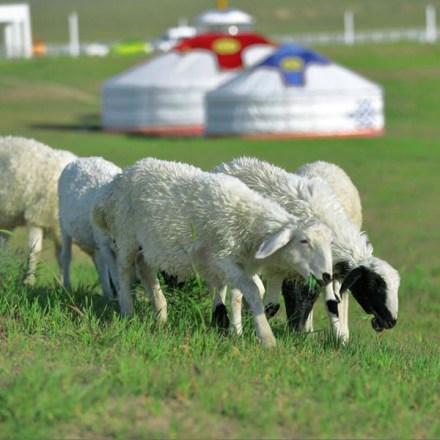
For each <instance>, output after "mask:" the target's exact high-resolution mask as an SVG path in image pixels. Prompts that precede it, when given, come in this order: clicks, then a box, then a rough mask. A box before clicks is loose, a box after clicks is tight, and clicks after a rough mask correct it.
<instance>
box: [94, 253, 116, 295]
mask: <svg viewBox="0 0 440 440" xmlns="http://www.w3.org/2000/svg"><path fill="white" fill-rule="evenodd" d="M94 261H95V266H96V270H97V271H98V276H99V280H100V281H101V286H102V291H103V292H104V297H105V299H106V300H107V301H109V302H111V301H112V300H113V290H112V286H111V282H110V273H109V270H108V267H107V259H106V257H105V256H104V255H103V253H102V252H101V251H100V249H97V250H96V252H95V256H94Z"/></svg>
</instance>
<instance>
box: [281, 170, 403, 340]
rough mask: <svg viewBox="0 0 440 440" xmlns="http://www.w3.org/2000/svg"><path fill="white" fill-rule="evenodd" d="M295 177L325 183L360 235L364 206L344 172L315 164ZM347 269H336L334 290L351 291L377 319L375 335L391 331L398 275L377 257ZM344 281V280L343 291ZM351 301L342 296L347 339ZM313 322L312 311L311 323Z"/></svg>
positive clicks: (396, 304) (343, 325) (395, 309)
mask: <svg viewBox="0 0 440 440" xmlns="http://www.w3.org/2000/svg"><path fill="white" fill-rule="evenodd" d="M295 174H297V175H299V176H303V177H307V178H320V179H323V180H324V181H325V182H326V183H327V184H328V185H329V186H330V188H331V189H332V190H333V191H334V192H335V193H336V195H337V196H338V198H339V200H340V201H341V203H342V206H343V208H344V210H345V212H346V214H347V216H348V218H349V219H350V220H351V222H352V223H353V224H354V225H355V226H356V228H357V229H358V231H359V232H360V231H361V227H362V206H361V199H360V196H359V192H358V190H357V188H356V187H355V185H354V184H353V182H352V180H351V179H350V177H349V176H348V175H347V173H345V171H344V170H343V169H342V168H340V167H339V166H337V165H335V164H332V163H329V162H324V161H316V162H312V163H309V164H306V165H303V166H301V167H300V168H298V169H297V170H296V171H295ZM347 269H348V268H347V267H345V268H344V266H343V265H340V267H338V268H336V273H335V277H334V289H335V290H337V291H339V290H340V291H341V293H343V292H345V291H346V290H347V289H349V290H350V291H351V292H352V294H353V296H354V297H355V298H356V299H357V300H358V302H359V303H360V305H361V306H362V308H363V309H364V310H365V312H367V313H370V314H374V315H375V317H374V318H373V320H372V322H371V323H372V326H373V328H374V329H375V330H376V331H381V330H383V329H384V328H390V327H392V326H393V325H394V324H395V320H396V318H397V308H398V290H399V284H400V276H399V273H398V272H397V271H396V270H395V269H394V268H393V267H392V266H391V265H390V264H389V263H387V262H386V261H383V260H381V259H380V258H377V257H374V256H371V258H369V259H366V261H364V262H362V264H359V266H358V268H357V269H355V270H352V271H351V272H350V273H347ZM341 280H344V281H343V283H342V287H341V286H340V281H341ZM285 293H287V292H285ZM348 298H349V297H348V295H341V303H340V304H339V307H338V308H339V316H340V320H341V325H342V327H343V328H344V333H346V334H347V336H348V334H349V330H348ZM293 313H294V312H293ZM311 320H312V311H311V312H310V317H309V319H308V321H309V322H310V321H311Z"/></svg>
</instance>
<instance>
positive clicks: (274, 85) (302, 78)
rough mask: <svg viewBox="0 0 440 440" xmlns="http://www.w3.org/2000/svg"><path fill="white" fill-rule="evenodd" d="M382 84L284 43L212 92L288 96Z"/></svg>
mask: <svg viewBox="0 0 440 440" xmlns="http://www.w3.org/2000/svg"><path fill="white" fill-rule="evenodd" d="M366 89H370V90H373V89H374V91H376V92H377V91H381V88H380V86H379V85H377V84H375V83H374V82H372V81H369V80H367V79H366V78H364V77H362V76H361V75H359V74H357V73H355V72H353V71H351V70H349V69H347V68H345V67H342V66H340V65H339V64H336V63H334V62H332V61H331V60H329V59H327V58H326V57H324V56H323V55H321V54H319V53H317V52H315V51H313V50H311V49H307V48H304V47H302V46H297V45H294V44H284V45H282V46H280V47H278V48H277V49H276V50H274V51H273V52H272V53H271V54H270V55H269V56H268V57H267V58H265V59H264V60H262V61H261V62H259V63H258V64H256V65H254V67H252V68H250V69H247V70H245V71H243V72H241V73H240V74H238V75H237V76H236V77H234V78H233V79H231V80H229V81H228V82H226V83H224V84H223V85H221V86H220V87H218V88H217V89H215V90H213V91H212V92H210V96H216V97H217V96H218V97H220V96H221V95H237V96H240V97H243V96H268V95H270V96H273V94H274V93H278V94H280V93H281V94H283V95H287V96H289V95H290V94H292V95H298V94H301V93H307V94H310V93H314V92H316V93H326V92H328V93H334V92H341V93H344V92H350V91H351V92H354V91H358V90H364V91H365V90H366Z"/></svg>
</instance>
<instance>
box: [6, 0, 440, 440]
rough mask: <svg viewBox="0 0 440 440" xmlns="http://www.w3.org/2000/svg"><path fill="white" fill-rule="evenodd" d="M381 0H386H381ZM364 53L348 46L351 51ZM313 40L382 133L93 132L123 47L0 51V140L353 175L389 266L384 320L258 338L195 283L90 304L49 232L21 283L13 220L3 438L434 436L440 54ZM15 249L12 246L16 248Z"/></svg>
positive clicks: (79, 260)
mask: <svg viewBox="0 0 440 440" xmlns="http://www.w3.org/2000/svg"><path fill="white" fill-rule="evenodd" d="M385 3H386V2H385ZM361 49H362V50H361ZM361 49H360V48H359V47H353V48H346V47H338V48H328V49H326V51H325V54H326V55H328V56H330V57H332V58H334V59H335V60H336V61H339V62H341V63H342V64H344V65H346V66H348V67H350V68H352V69H354V70H356V71H358V72H360V73H363V74H365V75H366V76H368V77H369V78H371V79H373V80H375V81H378V82H380V83H381V84H382V85H383V86H384V89H385V93H386V124H387V125H386V135H385V136H384V137H380V138H371V139H331V140H310V139H309V140H277V141H273V140H272V141H250V140H240V139H217V140H207V139H203V138H179V139H170V138H164V139H154V138H145V137H136V136H125V135H109V134H104V133H101V132H100V131H99V130H97V129H96V124H97V122H99V117H98V116H99V105H100V97H99V88H100V85H101V83H102V81H103V80H104V79H105V78H108V77H109V76H111V75H114V74H116V73H118V72H120V71H121V70H124V69H125V68H127V67H128V66H130V65H133V64H135V63H136V62H138V61H139V59H136V58H108V59H99V60H97V59H78V60H70V59H55V60H46V59H36V60H32V61H26V62H25V61H15V62H12V61H0V134H1V135H4V134H15V135H23V136H28V137H34V138H36V139H38V140H40V141H43V142H46V143H48V144H49V145H51V146H53V147H56V148H64V149H69V150H71V151H73V152H75V153H76V154H79V155H82V156H87V155H101V156H103V157H105V158H107V159H109V160H112V161H114V162H115V163H117V164H118V165H121V166H125V165H128V164H130V163H132V162H133V161H135V160H137V159H139V158H141V157H145V156H156V157H159V158H163V159H172V160H182V161H189V162H191V163H194V164H196V165H198V166H201V167H202V168H204V169H210V168H211V167H213V166H214V165H216V164H218V163H219V162H220V161H222V160H229V159H231V158H232V157H235V156H238V155H242V154H247V155H254V156H257V157H260V158H262V159H266V160H269V161H271V162H273V163H276V164H278V165H280V166H282V167H284V168H286V169H288V170H294V169H295V168H296V167H298V166H299V165H300V164H303V163H305V162H308V161H312V160H316V159H324V160H328V161H332V162H335V163H338V164H339V165H341V166H342V167H343V168H345V169H346V171H347V172H348V173H349V174H350V176H351V177H352V178H353V180H354V182H355V183H356V185H357V186H358V188H359V190H360V192H361V196H362V200H363V206H364V219H365V224H364V227H365V229H366V231H367V232H368V234H369V237H370V239H371V241H372V243H373V245H374V248H375V254H376V255H378V256H380V257H382V258H384V259H386V260H387V261H389V262H390V263H391V264H393V265H394V266H395V267H396V268H397V269H398V270H399V271H400V273H401V275H402V285H401V290H400V303H401V307H400V315H399V322H398V324H397V326H396V328H395V329H393V330H392V331H389V332H386V333H384V334H380V335H377V334H375V333H374V332H373V331H372V329H371V326H370V323H369V321H368V319H366V318H365V316H364V315H362V313H361V311H360V308H359V307H358V306H357V305H356V304H355V303H354V302H353V301H352V307H351V317H350V323H351V326H350V327H351V334H352V338H351V342H350V344H349V346H348V347H345V348H341V347H337V346H335V345H334V344H333V343H332V341H331V340H330V339H329V338H328V335H327V333H326V332H325V331H324V330H325V329H326V328H327V321H326V318H325V317H324V314H323V311H322V310H321V309H322V307H321V306H320V307H318V310H317V320H316V325H315V326H316V328H317V330H318V331H317V332H316V333H314V334H312V335H309V336H303V335H295V334H290V333H289V332H288V331H287V330H286V328H285V321H284V319H283V316H282V315H281V316H280V317H279V318H278V319H277V320H275V321H274V322H273V328H274V333H275V336H276V337H277V341H278V346H277V348H276V349H274V350H272V351H268V350H264V349H261V347H259V346H258V343H257V342H256V340H255V337H254V331H253V324H252V320H251V318H250V317H247V318H246V326H245V336H244V337H243V338H225V337H220V336H219V335H218V333H217V332H216V331H215V330H214V329H211V328H210V325H209V323H210V298H209V297H208V294H207V291H206V289H205V287H204V285H203V283H202V282H200V283H197V282H196V283H194V284H191V285H188V286H186V287H185V289H184V291H183V292H172V291H168V292H166V295H167V299H168V301H169V323H167V324H166V325H163V326H158V325H156V323H155V322H154V317H153V313H152V311H151V309H150V307H149V305H148V304H147V303H146V302H145V300H144V299H143V296H142V295H141V294H138V301H137V302H136V315H135V318H134V319H133V320H132V321H130V322H129V323H127V322H124V321H123V320H120V319H119V318H118V316H117V315H116V313H115V312H114V310H113V309H112V307H110V306H108V305H106V304H105V302H104V301H103V299H102V297H101V295H100V291H99V288H98V287H97V285H96V281H97V278H96V275H95V273H94V270H93V268H92V266H91V264H90V262H89V260H88V259H87V258H86V257H85V256H84V255H82V254H80V253H79V252H76V255H75V257H76V258H75V262H74V266H73V281H74V286H75V289H74V291H73V292H66V291H64V290H63V289H62V288H61V287H60V286H59V283H58V282H57V277H58V271H57V268H56V266H55V264H54V260H53V257H52V253H51V250H50V243H46V247H47V248H48V249H47V251H46V252H45V255H44V257H45V258H44V260H43V262H42V263H41V265H40V268H39V271H40V275H41V277H40V281H39V283H38V284H37V285H36V286H35V287H32V288H31V287H24V286H23V285H22V284H21V282H20V275H21V273H22V270H23V268H22V267H21V266H22V261H24V257H23V256H22V255H21V254H20V252H21V251H20V249H21V245H22V242H23V231H18V233H17V236H16V237H14V238H13V239H12V245H13V246H12V247H11V248H9V249H8V250H3V251H2V252H1V253H0V279H1V285H0V432H1V434H0V438H11V439H12V438H13V439H16V438H26V439H27V438H32V439H36V438H41V439H43V438H45V439H46V438H121V439H122V438H146V437H148V438H179V439H180V438H197V439H204V438H212V439H215V438H426V439H428V438H429V439H432V438H439V437H440V425H439V423H438V414H439V413H440V389H439V383H440V367H439V358H440V350H439V346H438V334H439V330H440V324H439V320H438V317H439V313H440V307H439V302H438V300H437V296H438V292H437V290H438V284H439V277H440V267H439V263H438V251H439V243H440V240H439V239H440V232H439V228H438V218H439V217H440V204H439V203H438V188H439V184H440V174H439V173H438V169H439V166H440V126H439V124H438V120H439V118H440V109H439V106H438V102H440V87H439V86H440V80H439V78H440V62H439V59H440V58H439V56H440V48H439V47H438V46H422V45H384V46H362V48H361ZM16 253H18V254H19V255H18V256H17V255H16Z"/></svg>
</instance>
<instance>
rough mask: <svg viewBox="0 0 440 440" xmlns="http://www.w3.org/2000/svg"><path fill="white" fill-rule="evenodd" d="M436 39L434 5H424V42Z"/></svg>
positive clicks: (433, 41)
mask: <svg viewBox="0 0 440 440" xmlns="http://www.w3.org/2000/svg"><path fill="white" fill-rule="evenodd" d="M436 41H437V20H436V14H435V7H434V6H433V5H428V6H426V42H427V43H435V42H436Z"/></svg>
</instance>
